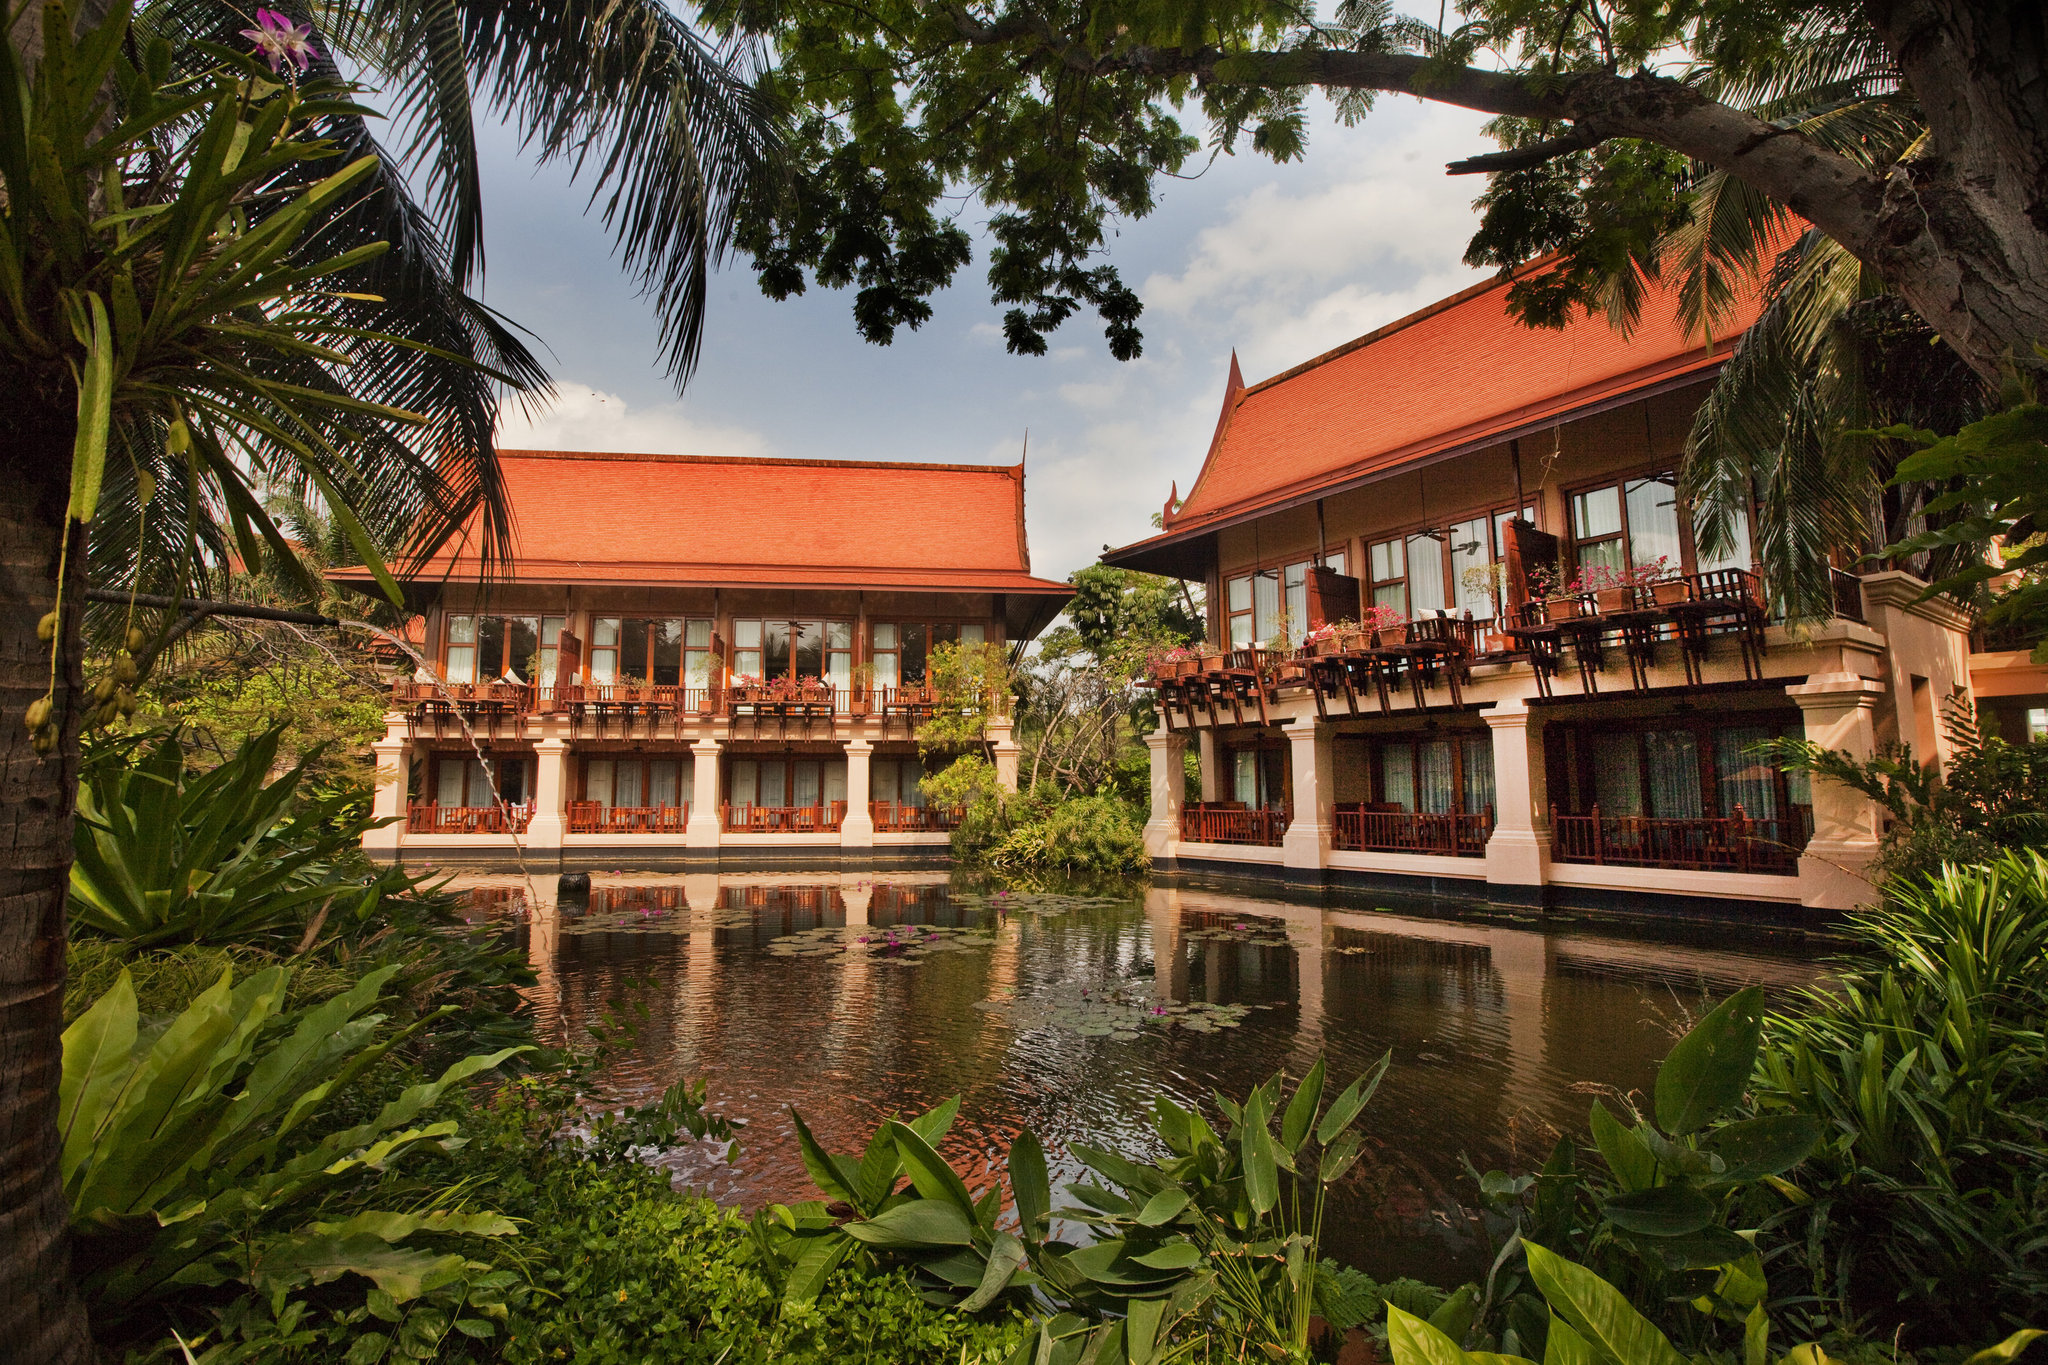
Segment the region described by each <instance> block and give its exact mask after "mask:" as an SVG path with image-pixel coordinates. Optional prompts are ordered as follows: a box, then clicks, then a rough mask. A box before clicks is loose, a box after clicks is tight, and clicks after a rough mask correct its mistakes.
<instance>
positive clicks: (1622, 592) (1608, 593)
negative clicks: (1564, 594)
mask: <svg viewBox="0 0 2048 1365" xmlns="http://www.w3.org/2000/svg"><path fill="white" fill-rule="evenodd" d="M1569 591H1571V592H1573V593H1576V594H1578V595H1580V596H1584V595H1586V594H1589V593H1590V594H1591V595H1592V598H1593V609H1594V611H1595V612H1596V613H1597V614H1598V615H1601V616H1615V615H1619V614H1621V613H1623V612H1629V611H1634V610H1635V605H1636V580H1635V571H1634V570H1632V569H1617V568H1613V567H1611V566H1609V565H1606V564H1590V565H1587V566H1586V567H1585V568H1583V569H1580V570H1579V576H1578V577H1577V578H1575V579H1573V580H1572V582H1571V586H1570V589H1569Z"/></svg>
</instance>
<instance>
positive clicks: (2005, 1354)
mask: <svg viewBox="0 0 2048 1365" xmlns="http://www.w3.org/2000/svg"><path fill="white" fill-rule="evenodd" d="M2044 1336H2048V1332H2044V1331H2042V1330H2041V1329H2040V1328H2038V1327H2022V1328H2021V1329H2020V1330H2019V1331H2017V1332H2014V1333H2013V1334H2012V1335H2011V1336H2009V1337H2007V1338H2006V1339H2005V1340H2004V1341H2001V1342H1999V1343H1998V1344H1997V1345H1996V1346H1987V1347H1985V1348H1984V1349H1983V1350H1981V1351H1979V1352H1977V1354H1975V1355H1973V1356H1971V1357H1970V1358H1969V1359H1968V1360H1966V1361H1964V1362H1963V1365H2005V1362H2007V1361H2009V1360H2011V1359H2012V1358H2013V1357H2015V1356H2017V1355H2018V1354H2019V1353H2020V1352H2021V1351H2024V1350H2026V1349H2027V1347H2029V1346H2031V1345H2032V1344H2033V1343H2034V1342H2036V1341H2038V1340H2040V1339H2041V1338H2042V1337H2044Z"/></svg>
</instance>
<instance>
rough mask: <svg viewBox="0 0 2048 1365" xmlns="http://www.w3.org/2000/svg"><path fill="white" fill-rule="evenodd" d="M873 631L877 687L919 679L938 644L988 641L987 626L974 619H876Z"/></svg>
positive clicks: (906, 683) (976, 643)
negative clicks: (953, 621) (954, 621)
mask: <svg viewBox="0 0 2048 1365" xmlns="http://www.w3.org/2000/svg"><path fill="white" fill-rule="evenodd" d="M874 634H875V643H874V649H873V653H874V663H875V686H877V687H903V686H907V685H909V684H913V683H921V682H923V681H924V680H925V668H926V666H927V665H928V664H929V663H930V661H931V652H932V650H933V649H935V648H937V647H938V646H939V645H942V644H960V645H981V644H987V643H988V627H987V626H986V625H984V624H982V623H981V622H978V621H975V622H969V623H967V624H965V625H951V624H948V623H946V622H942V621H938V622H925V621H879V622H877V623H876V624H875V627H874Z"/></svg>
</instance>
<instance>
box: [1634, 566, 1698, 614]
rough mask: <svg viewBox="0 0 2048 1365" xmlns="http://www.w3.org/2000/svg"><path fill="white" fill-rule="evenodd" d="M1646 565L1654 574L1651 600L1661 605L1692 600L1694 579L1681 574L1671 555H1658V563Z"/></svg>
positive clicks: (1651, 583) (1651, 585) (1651, 580)
mask: <svg viewBox="0 0 2048 1365" xmlns="http://www.w3.org/2000/svg"><path fill="white" fill-rule="evenodd" d="M1645 567H1646V568H1647V569H1648V570H1650V571H1652V573H1653V575H1654V576H1653V577H1652V578H1651V579H1650V600H1651V601H1653V602H1655V603H1656V604H1657V605H1658V606H1660V607H1669V606H1674V605H1676V604H1677V603H1680V602H1690V601H1692V580H1691V579H1689V578H1684V577H1681V576H1680V575H1679V572H1678V566H1677V565H1675V564H1673V563H1672V562H1671V557H1670V556H1669V555H1658V556H1657V562H1656V563H1654V564H1651V565H1647V566H1645Z"/></svg>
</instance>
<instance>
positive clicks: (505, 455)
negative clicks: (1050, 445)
mask: <svg viewBox="0 0 2048 1365" xmlns="http://www.w3.org/2000/svg"><path fill="white" fill-rule="evenodd" d="M498 456H499V458H500V459H511V460H614V461H620V462H626V461H631V462H635V463H646V464H725V465H739V464H748V465H762V466H792V465H793V466H797V467H801V468H810V469H925V470H939V471H945V472H949V473H955V474H1006V475H1008V476H1009V477H1011V478H1013V479H1016V480H1017V481H1018V482H1019V483H1021V482H1023V479H1024V466H1023V465H1022V464H1021V463H1019V464H935V463H930V462H922V461H915V460H807V459H798V458H795V457H793V456H786V455H673V454H669V453H667V452H665V451H659V450H529V449H524V448H520V449H513V448H510V447H505V446H500V447H499V448H498Z"/></svg>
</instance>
